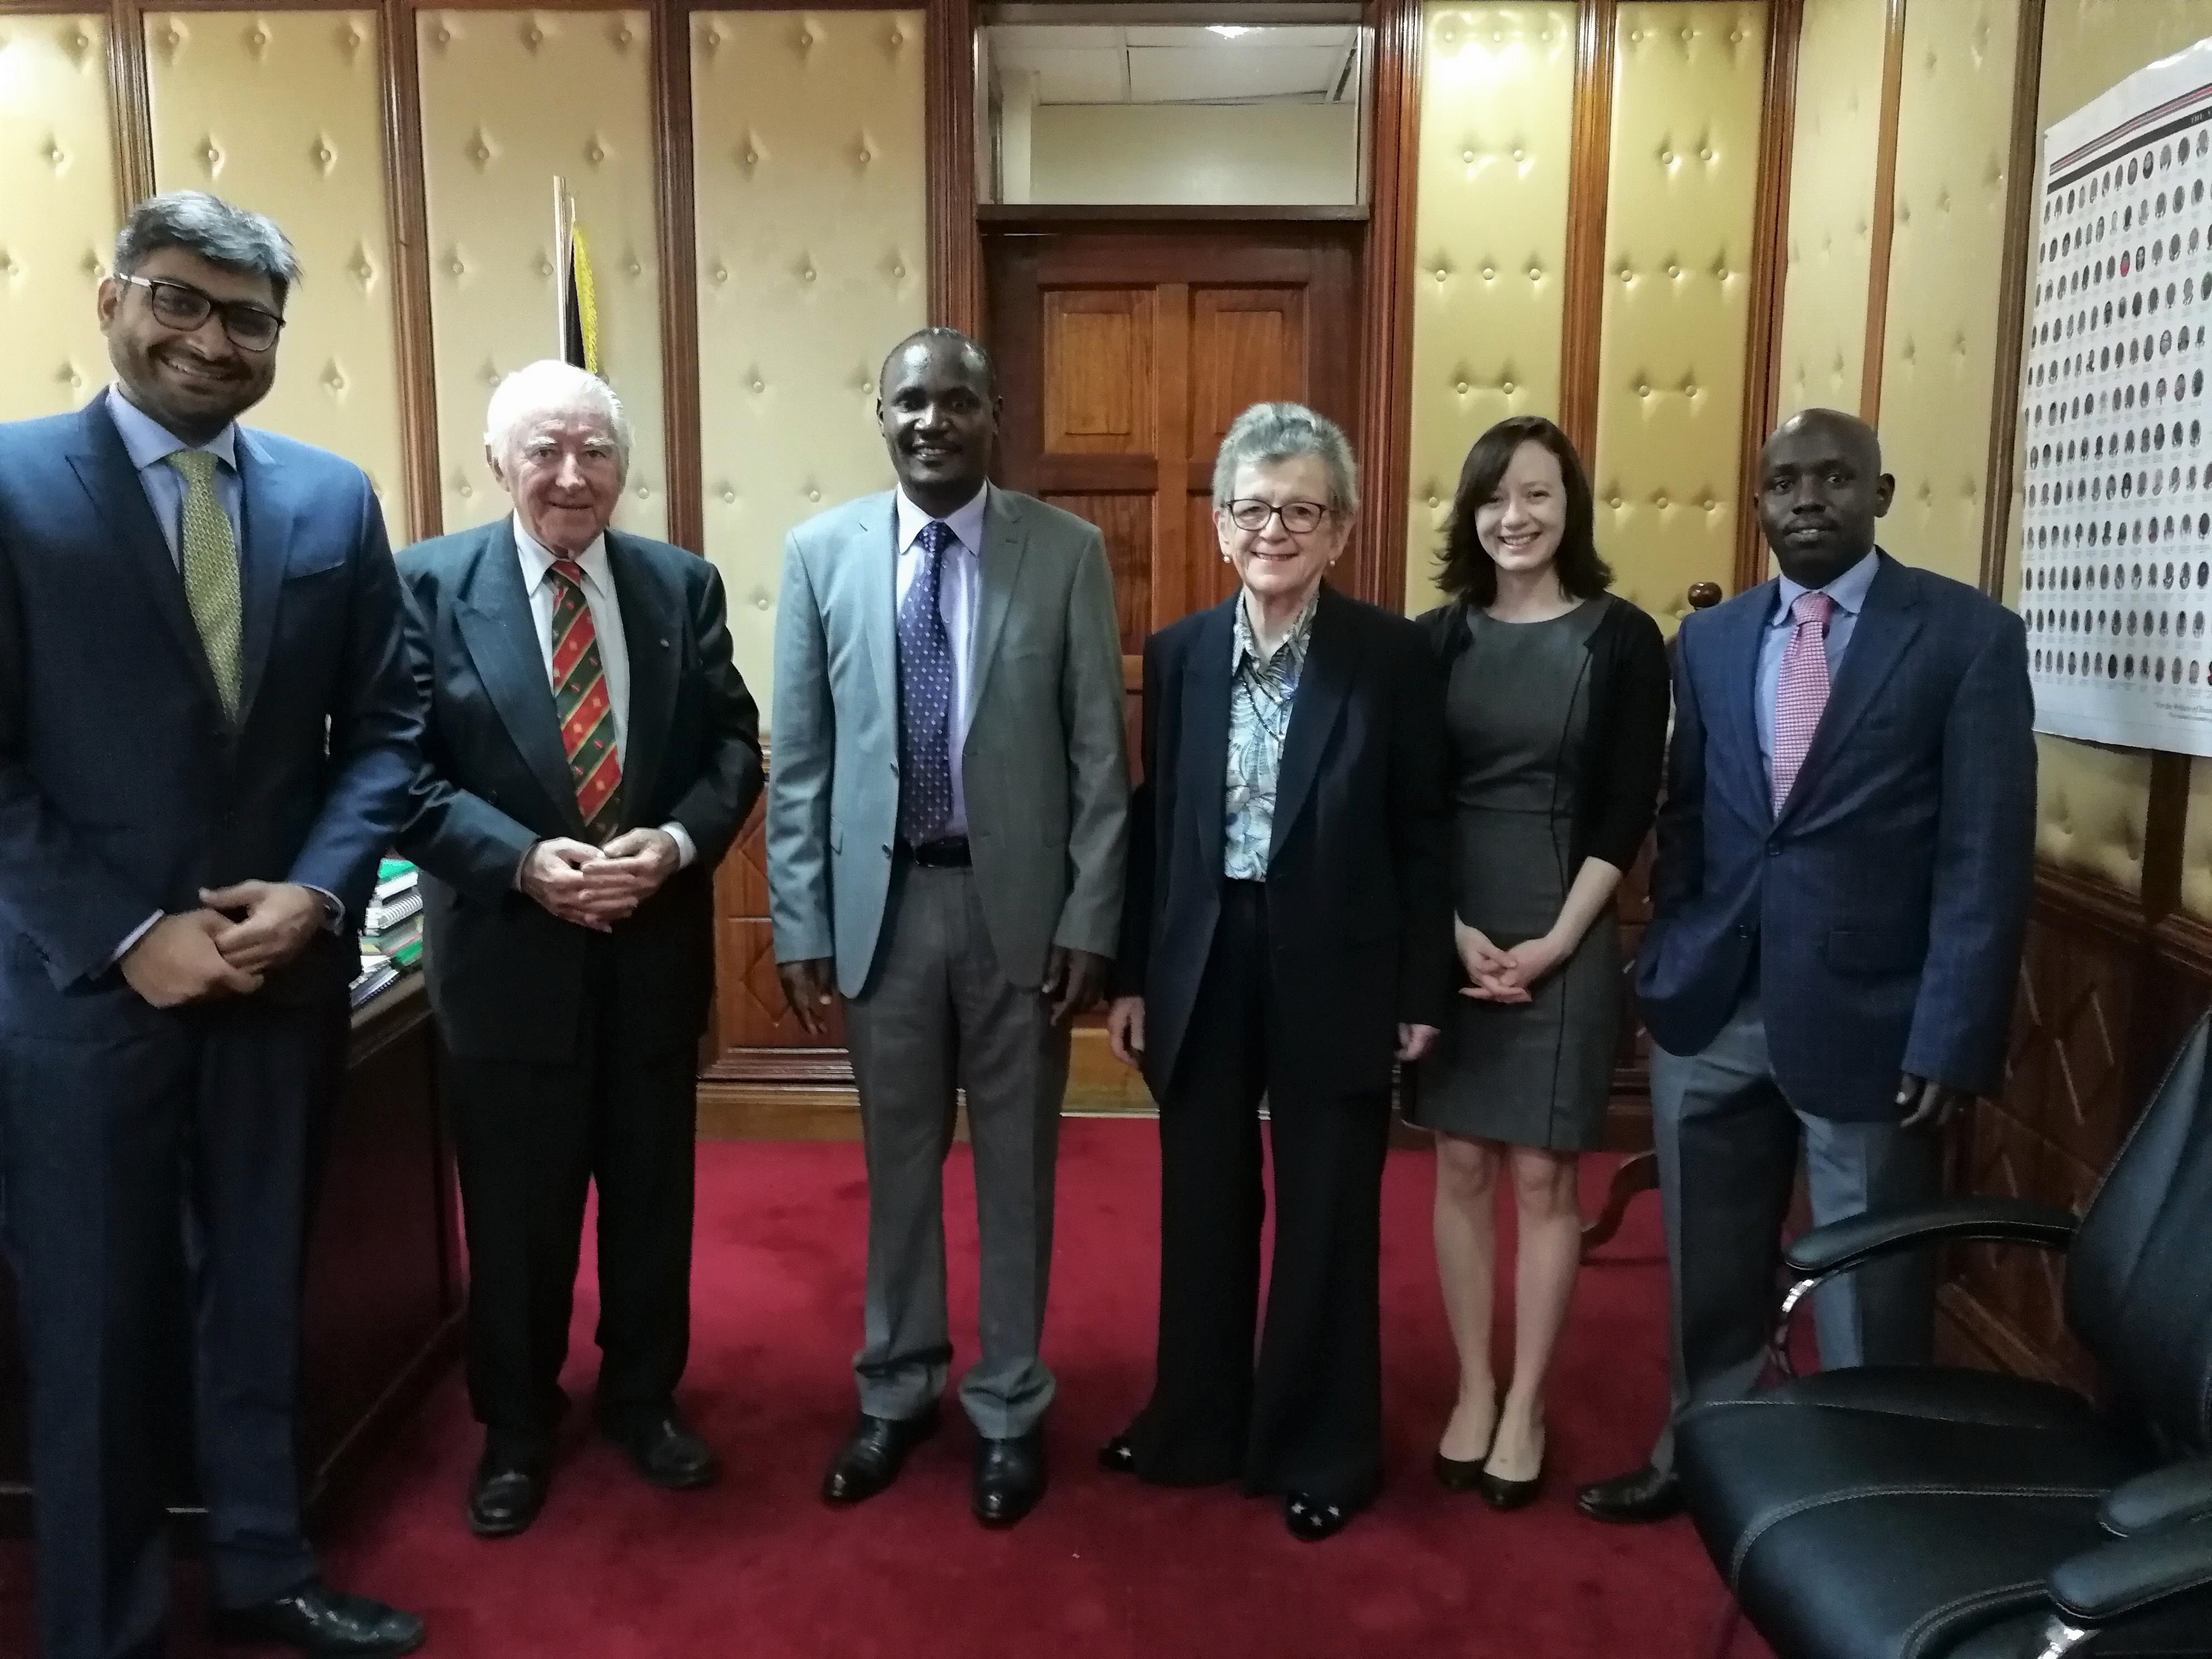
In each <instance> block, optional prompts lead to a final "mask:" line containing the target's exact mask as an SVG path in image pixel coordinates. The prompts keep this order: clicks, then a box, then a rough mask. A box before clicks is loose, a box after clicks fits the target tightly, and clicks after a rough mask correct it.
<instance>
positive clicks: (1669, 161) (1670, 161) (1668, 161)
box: [1659, 149, 1674, 167]
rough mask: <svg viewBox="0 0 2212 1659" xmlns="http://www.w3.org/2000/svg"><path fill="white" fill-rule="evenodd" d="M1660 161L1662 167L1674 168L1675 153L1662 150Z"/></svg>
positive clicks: (1669, 150)
mask: <svg viewBox="0 0 2212 1659" xmlns="http://www.w3.org/2000/svg"><path fill="white" fill-rule="evenodd" d="M1659 161H1660V163H1661V165H1662V166H1664V167H1673V166H1674V151H1673V150H1671V149H1662V150H1661V151H1660V152H1659Z"/></svg>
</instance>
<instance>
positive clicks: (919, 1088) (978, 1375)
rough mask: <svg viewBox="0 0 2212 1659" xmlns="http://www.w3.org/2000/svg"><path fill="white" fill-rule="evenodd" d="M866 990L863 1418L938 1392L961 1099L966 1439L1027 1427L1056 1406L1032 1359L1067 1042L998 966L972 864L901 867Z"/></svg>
mask: <svg viewBox="0 0 2212 1659" xmlns="http://www.w3.org/2000/svg"><path fill="white" fill-rule="evenodd" d="M845 1029H846V1031H847V1034H848V1038H849V1040H850V1042H851V1044H852V1050H853V1074H854V1081H855V1083H856V1084H857V1085H859V1089H860V1131H861V1136H862V1139H863V1143H864V1145H865V1147H866V1156H867V1167H868V1287H867V1309H866V1339H865V1342H864V1346H862V1347H861V1349H860V1352H859V1353H858V1354H857V1355H856V1356H854V1362H853V1368H854V1371H855V1372H857V1373H858V1375H859V1378H860V1409H861V1410H862V1411H863V1412H866V1413H868V1414H869V1415H870V1416H872V1417H888V1418H897V1419H905V1418H911V1417H915V1416H918V1415H919V1414H920V1413H922V1412H923V1411H925V1410H927V1408H928V1407H929V1405H930V1403H931V1402H932V1401H934V1400H936V1398H937V1397H938V1395H939V1394H941V1393H942V1392H943V1390H944V1388H945V1379H946V1377H947V1376H948V1375H949V1374H950V1371H951V1363H952V1339H951V1334H950V1331H949V1328H948V1326H947V1322H946V1318H945V1185H944V1169H945V1154H946V1153H947V1152H950V1151H951V1147H952V1129H953V1117H954V1094H953V1091H954V1087H955V1085H958V1086H959V1087H961V1088H963V1089H964V1090H966V1091H967V1095H968V1127H969V1138H970V1140H971V1142H972V1144H973V1147H974V1152H975V1213H976V1223H977V1230H978V1232H979V1234H980V1237H981V1247H982V1259H981V1286H980V1290H981V1295H980V1297H979V1306H980V1313H981V1319H980V1324H981V1331H980V1335H981V1349H982V1352H981V1357H980V1358H978V1360H977V1361H976V1363H975V1365H974V1366H973V1367H972V1368H971V1369H970V1370H969V1372H968V1374H967V1376H965V1377H963V1379H962V1380H961V1384H960V1401H961V1404H962V1405H963V1406H964V1407H966V1408H967V1412H968V1415H969V1418H970V1419H972V1420H973V1421H974V1423H975V1429H976V1432H977V1433H979V1434H981V1435H983V1436H984V1437H987V1438H989V1439H994V1440H999V1439H1007V1438H1011V1437H1014V1436H1017V1435H1022V1434H1026V1433H1028V1432H1029V1431H1030V1429H1031V1428H1032V1427H1033V1426H1034V1425H1036V1421H1037V1419H1039V1418H1040V1417H1041V1416H1042V1415H1043V1413H1044V1409H1045V1407H1047V1406H1048V1405H1049V1404H1051V1403H1052V1395H1053V1387H1054V1384H1053V1377H1052V1373H1051V1372H1050V1371H1048V1370H1046V1369H1045V1367H1044V1364H1043V1362H1042V1360H1041V1359H1039V1358H1038V1357H1037V1348H1038V1345H1039V1343H1040V1341H1041V1340H1042V1337H1043V1334H1044V1309H1045V1293H1046V1289H1047V1286H1048V1282H1049V1279H1050V1276H1051V1268H1052V1202H1053V1166H1054V1159H1055V1158H1056V1157H1057V1155H1058V1152H1059V1146H1060V1103H1061V1097H1063V1095H1064V1094H1065V1093H1066V1088H1067V1048H1068V1034H1067V1032H1066V1030H1065V1029H1057V1030H1056V1029H1054V1025H1053V1024H1052V1020H1051V1017H1050V1014H1049V1012H1048V1008H1047V1006H1046V1003H1045V1000H1044V998H1043V997H1042V995H1041V994H1039V992H1038V989H1037V987H1036V986H1033V985H1031V986H1018V985H1015V984H1013V983H1012V982H1011V981H1009V980H1008V979H1007V978H1006V975H1005V973H1004V972H1003V971H1002V970H1001V969H1000V966H999V960H998V957H997V954H996V952H995V951H994V950H993V948H992V945H991V939H990V934H989V932H988V930H987V928H986V927H985V925H984V921H983V907H982V902H981V899H980V897H979V896H978V895H977V893H976V890H975V872H973V871H970V870H944V869H924V868H921V867H918V866H911V865H908V864H906V863H904V862H903V861H902V863H901V864H900V865H899V866H898V867H897V868H896V870H895V871H894V872H892V878H891V892H890V902H889V903H888V905H887V907H886V911H885V915H884V939H883V942H882V944H881V945H878V949H877V957H876V963H875V967H874V969H873V971H872V973H871V974H870V975H869V980H868V984H867V987H866V989H865V990H864V991H863V992H862V993H861V994H860V995H859V996H857V997H855V998H854V999H853V1000H851V1001H849V1002H848V1004H847V1005H846V1008H845Z"/></svg>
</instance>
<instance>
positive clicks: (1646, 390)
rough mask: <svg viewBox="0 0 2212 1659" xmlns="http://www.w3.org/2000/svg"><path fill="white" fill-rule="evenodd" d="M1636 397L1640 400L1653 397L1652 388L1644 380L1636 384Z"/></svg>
mask: <svg viewBox="0 0 2212 1659" xmlns="http://www.w3.org/2000/svg"><path fill="white" fill-rule="evenodd" d="M1636 395H1637V396H1638V397H1639V398H1648V397H1650V395H1651V388H1650V386H1647V385H1645V384H1644V382H1643V381H1642V380H1638V382H1637V383H1636Z"/></svg>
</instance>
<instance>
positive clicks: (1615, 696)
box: [1410, 416, 1669, 1509]
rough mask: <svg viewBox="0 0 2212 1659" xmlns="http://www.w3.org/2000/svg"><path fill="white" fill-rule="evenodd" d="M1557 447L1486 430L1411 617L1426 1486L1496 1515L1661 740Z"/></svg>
mask: <svg viewBox="0 0 2212 1659" xmlns="http://www.w3.org/2000/svg"><path fill="white" fill-rule="evenodd" d="M1592 520H1593V512H1592V507H1591V502H1590V488H1589V479H1588V477H1587V475H1585V473H1584V472H1583V467H1582V463H1581V461H1580V459H1578V458H1577V456H1576V454H1575V451H1574V447H1573V446H1572V445H1571V443H1569V442H1568V441H1567V437H1566V435H1565V433H1563V432H1561V431H1560V430H1559V428H1558V427H1556V426H1554V425H1553V423H1552V422H1549V421H1547V420H1544V419H1541V418H1540V417H1535V416H1521V417H1516V418H1515V419H1512V420H1508V421H1502V422H1499V423H1498V425H1496V426H1494V427H1492V428H1491V429H1490V430H1489V431H1488V432H1487V433H1486V434H1484V435H1483V436H1482V437H1481V438H1480V440H1478V441H1476V443H1475V446H1474V448H1473V449H1472V450H1471V451H1470V452H1469V453H1468V458H1467V462H1466V465H1464V467H1462V470H1461V472H1460V481H1459V490H1458V494H1457V495H1456V497H1455V500H1454V501H1453V503H1452V516H1451V525H1450V529H1449V532H1448V538H1447V541H1446V544H1445V549H1444V554H1443V572H1442V574H1441V577H1440V579H1439V585H1440V586H1442V587H1443V590H1444V592H1446V593H1447V594H1449V595H1450V602H1449V603H1448V604H1446V605H1443V606H1441V607H1439V608H1438V609H1437V610H1435V611H1431V612H1430V613H1429V614H1428V615H1427V616H1425V617H1423V618H1422V619H1421V620H1422V624H1423V626H1424V627H1425V629H1427V630H1428V633H1429V637H1430V641H1431V645H1432V646H1433V647H1434V648H1435V649H1436V651H1437V656H1438V659H1439V661H1440V662H1441V663H1442V664H1443V668H1444V676H1445V684H1446V688H1447V689H1446V690H1445V696H1444V708H1443V718H1444V724H1445V727H1446V731H1447V733H1448V736H1449V740H1450V745H1451V766H1452V786H1453V803H1454V811H1453V817H1454V833H1453V840H1454V862H1453V880H1452V893H1451V902H1452V905H1453V910H1454V915H1455V930H1454V931H1455V938H1456V939H1457V942H1458V946H1459V956H1460V962H1461V965H1462V968H1463V969H1464V970H1465V973H1466V977H1467V983H1466V985H1465V986H1464V987H1462V991H1461V993H1460V997H1461V1000H1460V1002H1459V1006H1458V1008H1457V1011H1456V1012H1455V1015H1454V1016H1453V1018H1452V1019H1451V1021H1450V1023H1449V1024H1448V1025H1447V1026H1446V1028H1445V1030H1444V1033H1443V1037H1442V1039H1441V1040H1440V1041H1439V1042H1438V1043H1437V1047H1436V1048H1435V1049H1434V1050H1433V1051H1432V1052H1431V1054H1430V1056H1429V1058H1428V1059H1427V1060H1426V1061H1425V1063H1424V1064H1423V1065H1422V1066H1421V1068H1420V1071H1419V1077H1418V1079H1417V1084H1416V1088H1415V1090H1414V1091H1413V1103H1412V1105H1411V1107H1410V1115H1412V1117H1413V1121H1415V1122H1417V1123H1419V1124H1421V1125H1423V1126H1424V1127H1427V1128H1430V1129H1432V1130H1434V1131H1435V1132H1436V1136H1437V1195H1436V1218H1435V1226H1436V1246H1437V1277H1438V1279H1440V1280H1441V1282H1442V1285H1443V1297H1444V1311H1445V1314H1446V1316H1448V1318H1449V1321H1450V1322H1451V1329H1452V1339H1453V1342H1454V1344H1455V1346H1456V1347H1457V1349H1458V1351H1459V1361H1460V1388H1459V1401H1458V1405H1457V1407H1456V1408H1455V1410H1454V1411H1453V1413H1452V1416H1451V1420H1450V1421H1449V1423H1448V1424H1447V1425H1445V1429H1444V1432H1443V1438H1442V1441H1441V1443H1440V1444H1439V1445H1438V1448H1437V1456H1436V1469H1437V1478H1438V1479H1439V1480H1442V1481H1443V1483H1444V1484H1445V1485H1446V1486H1449V1487H1451V1488H1453V1489H1454V1490H1455V1491H1464V1490H1467V1489H1469V1488H1472V1489H1474V1490H1476V1491H1479V1492H1480V1493H1481V1494H1482V1495H1483V1497H1485V1498H1487V1499H1488V1500H1489V1501H1490V1502H1491V1503H1492V1504H1494V1505H1495V1506H1497V1507H1498V1508H1500V1509H1513V1508H1517V1507H1519V1506H1520V1505H1521V1504H1525V1503H1528V1501H1529V1500H1530V1499H1532V1498H1534V1497H1535V1495H1536V1492H1537V1491H1538V1489H1539V1487H1540V1486H1541V1482H1542V1475H1543V1462H1544V1437H1545V1431H1544V1382H1545V1376H1546V1374H1547V1371H1548V1370H1549V1369H1550V1367H1551V1362H1552V1353H1553V1348H1554V1347H1555V1346H1556V1345H1557V1343H1558V1340H1559V1331H1560V1328H1561V1327H1562V1326H1563V1325H1564V1324H1565V1320H1566V1314H1567V1304H1568V1301H1569V1298H1570V1297H1571V1295H1572V1294H1573V1291H1574V1282H1575V1273H1576V1269H1577V1266H1578V1265H1579V1263H1580V1261H1581V1255H1582V1215H1581V1212H1580V1208H1579V1206H1578V1205H1577V1194H1576V1181H1575V1164H1576V1158H1577V1154H1579V1153H1581V1152H1587V1151H1589V1150H1591V1149H1593V1148H1595V1147H1596V1146H1600V1145H1601V1144H1602V1141H1603V1137H1604V1133H1605V1115H1606V1106H1607V1097H1608V1096H1609V1094H1610V1092H1611V1086H1612V1080H1613V1056H1614V1053H1615V1051H1616V1050H1617V1048H1619V1046H1620V1030H1621V1019H1622V1015H1623V1008H1622V1000H1621V995H1622V994H1621V959H1620V938H1619V934H1618V932H1617V930H1616V927H1615V922H1614V915H1613V895H1614V890H1616V889H1617V888H1618V887H1619V886H1620V878H1621V876H1622V874H1623V873H1624V872H1626V870H1627V869H1628V868H1629V866H1631V865H1632V864H1633V863H1634V862H1635V860H1636V856H1637V852H1638V848H1640V847H1641V846H1642V844H1643V841H1644V836H1645V835H1646V834H1647V833H1648V832H1649V830H1650V827H1651V821H1652V818H1653V817H1654V815H1655V813H1656V807H1657V802H1658V794H1659V775H1660V769H1661V763H1662V757H1663V754H1664V751H1665V748H1666V740H1667V715H1668V690H1669V688H1668V668H1667V651H1666V646H1665V644H1664V642H1663V641H1662V639H1661V637H1660V634H1659V629H1658V625H1657V624H1656V623H1654V622H1653V621H1652V620H1651V618H1650V617H1649V616H1647V615H1645V614H1644V612H1643V611H1640V610H1638V608H1637V607H1636V606H1635V605H1632V604H1630V603H1629V602H1628V601H1626V600H1625V599H1618V598H1615V597H1614V596H1613V595H1612V594H1609V593H1607V592H1606V589H1607V587H1608V586H1611V584H1612V580H1613V573H1612V571H1611V570H1610V569H1608V568H1607V566H1606V563H1605V562H1604V560H1602V559H1601V558H1600V557H1599V556H1598V552H1597V548H1596V545H1595V542H1594V540H1593V539H1592ZM1501 1173H1502V1174H1504V1175H1505V1176H1507V1177H1508V1178H1509V1181H1510V1186H1511V1188H1512V1191H1513V1194H1514V1198H1515V1200H1516V1207H1517V1209H1518V1212H1519V1223H1520V1226H1519V1239H1520V1243H1519V1250H1518V1261H1517V1266H1516V1273H1515V1277H1514V1325H1513V1330H1514V1346H1513V1369H1512V1374H1511V1382H1510V1386H1508V1387H1507V1388H1506V1389H1505V1390H1504V1394H1503V1395H1502V1396H1501V1395H1500V1393H1499V1391H1498V1383H1497V1372H1496V1370H1495V1368H1494V1367H1493V1365H1492V1358H1491V1311H1492V1303H1493V1300H1494V1297H1495V1291H1494V1290H1493V1286H1492V1277H1493V1273H1494V1268H1495V1264H1496V1243H1495V1226H1494V1221H1493V1216H1494V1208H1495V1197H1496V1189H1497V1188H1498V1177H1499V1176H1500V1175H1501Z"/></svg>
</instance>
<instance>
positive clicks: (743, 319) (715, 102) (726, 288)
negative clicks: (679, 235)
mask: <svg viewBox="0 0 2212 1659" xmlns="http://www.w3.org/2000/svg"><path fill="white" fill-rule="evenodd" d="M922 27H923V23H922V14H921V12H919V11H828V12H806V11H744V12H702V13H699V14H697V15H695V16H694V17H693V18H692V20H691V106H692V111H693V114H692V132H693V143H694V163H695V167H696V185H695V188H696V210H697V216H698V226H699V240H698V249H699V448H700V454H701V457H702V471H703V473H704V476H705V479H706V489H707V499H706V530H707V553H708V557H710V558H712V559H713V560H714V562H715V564H716V565H717V566H718V567H720V570H721V572H722V576H723V579H724V580H725V581H726V583H727V585H728V587H729V594H730V630H731V633H732V636H733V638H734V641H735V643H736V647H737V659H738V668H739V669H740V670H741V671H743V673H744V677H745V684H747V685H749V686H750V687H751V688H752V690H753V694H754V696H757V697H758V698H759V699H760V700H761V703H762V707H763V713H764V714H765V713H767V712H768V708H767V706H768V702H769V691H770V688H771V686H772V684H773V683H774V682H773V674H772V663H773V646H772V642H773V640H774V637H775V592H776V582H777V576H778V573H779V571H780V569H781V564H782V557H783V538H784V535H785V532H787V531H788V530H789V529H790V528H791V527H792V526H793V525H795V524H797V523H799V521H800V520H803V519H805V518H808V517H811V515H812V514H814V513H818V512H820V511H821V510H822V509H823V507H829V506H832V505H834V504H836V502H838V501H843V500H846V499H847V498H848V497H850V496H854V495H864V494H866V493H867V492H869V491H871V490H876V489H884V488H887V487H888V486H889V483H890V466H889V464H888V462H887V461H886V460H885V459H884V447H883V440H882V439H881V438H880V437H879V436H878V434H877V431H876V426H875V416H874V409H875V394H876V371H877V369H878V368H879V367H880V366H881V364H882V362H883V360H884V354H885V353H886V352H888V351H889V350H890V348H891V347H892V346H894V345H896V343H898V342H899V340H900V339H902V337H905V336H906V335H907V334H908V333H910V332H911V331H914V330H915V329H917V328H920V327H921V325H923V324H924V323H925V322H927V320H928V289H929V282H928V279H929V246H928V226H927V220H926V212H927V195H928V191H927V179H926V178H925V175H924V173H923V170H922V144H923V124H922V85H923V66H924V61H925V52H924V43H923V33H922Z"/></svg>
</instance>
